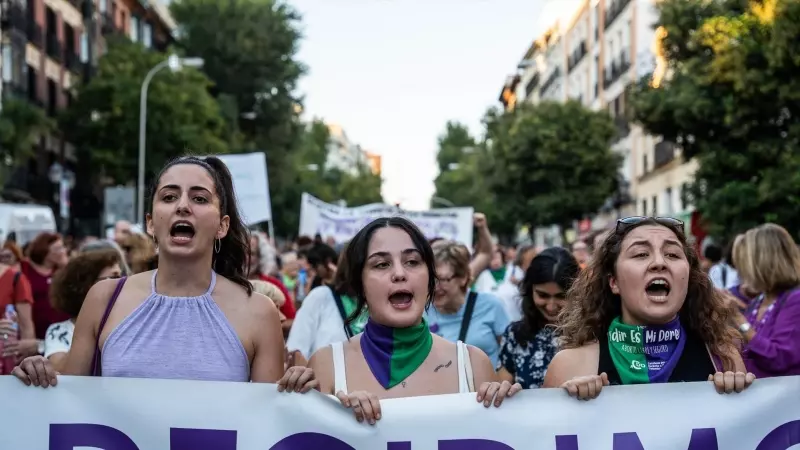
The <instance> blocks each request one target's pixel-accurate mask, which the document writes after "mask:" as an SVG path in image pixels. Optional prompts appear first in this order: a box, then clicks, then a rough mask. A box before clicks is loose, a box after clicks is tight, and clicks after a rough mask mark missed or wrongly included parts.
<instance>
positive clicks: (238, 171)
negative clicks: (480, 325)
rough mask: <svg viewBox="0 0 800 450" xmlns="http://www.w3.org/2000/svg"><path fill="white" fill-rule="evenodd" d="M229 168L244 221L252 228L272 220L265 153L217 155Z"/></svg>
mask: <svg viewBox="0 0 800 450" xmlns="http://www.w3.org/2000/svg"><path fill="white" fill-rule="evenodd" d="M217 158H219V159H221V160H222V162H224V163H225V165H226V166H228V170H230V172H231V176H232V177H233V190H234V191H235V192H236V200H237V201H238V203H239V213H240V214H241V215H242V220H244V222H245V224H246V225H248V226H250V225H253V224H256V223H260V222H266V221H268V220H272V202H271V200H270V196H269V178H268V177H267V158H266V155H264V152H255V153H244V154H240V155H217Z"/></svg>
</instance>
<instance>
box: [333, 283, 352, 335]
mask: <svg viewBox="0 0 800 450" xmlns="http://www.w3.org/2000/svg"><path fill="white" fill-rule="evenodd" d="M328 289H330V290H331V294H333V301H334V302H335V303H336V309H338V310H339V315H340V316H342V323H343V324H344V332H345V334H346V335H347V339H348V340H349V339H350V338H351V337H353V330H351V329H350V326H349V325H347V313H345V312H344V303H342V296H341V295H339V293H338V292H336V289H334V288H333V287H332V286H328Z"/></svg>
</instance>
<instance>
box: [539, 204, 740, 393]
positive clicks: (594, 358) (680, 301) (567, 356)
mask: <svg viewBox="0 0 800 450" xmlns="http://www.w3.org/2000/svg"><path fill="white" fill-rule="evenodd" d="M729 315H730V311H729V310H728V309H727V308H726V305H725V302H724V299H723V298H722V297H721V294H719V293H718V292H717V291H716V290H715V289H714V287H713V286H712V284H711V282H710V280H709V278H708V276H707V275H706V274H705V273H704V272H703V271H702V269H701V268H700V261H699V260H698V258H697V255H696V254H695V252H694V250H693V249H692V247H691V246H690V245H687V242H686V236H685V234H684V231H683V222H681V221H679V220H677V219H672V218H661V217H659V218H653V217H629V218H626V219H621V220H619V221H618V222H617V226H616V229H615V230H614V231H613V232H612V233H610V234H609V236H608V237H607V238H606V239H605V240H604V241H603V243H602V245H601V246H600V248H598V249H597V252H596V254H595V257H594V258H592V260H591V261H590V263H589V265H588V266H587V268H586V269H585V270H583V271H582V272H581V274H580V275H579V276H578V279H577V280H576V281H575V283H574V284H573V286H572V289H571V290H570V291H569V294H568V298H567V302H566V304H565V306H564V309H563V311H562V313H561V315H560V317H559V321H560V326H559V329H558V333H559V336H560V338H561V342H560V344H561V348H562V350H561V351H560V352H559V353H557V354H556V356H555V357H554V358H553V360H552V362H551V363H550V366H549V368H548V370H547V374H546V375H545V380H544V387H561V388H563V389H565V390H566V391H567V392H568V393H569V395H571V396H573V397H577V398H579V399H582V400H588V399H591V398H595V397H597V396H598V395H599V394H600V392H601V390H602V388H603V387H604V386H607V385H609V384H611V385H630V384H648V383H672V382H685V381H706V380H708V381H713V384H714V386H715V387H716V389H717V391H718V392H720V393H723V392H725V393H732V392H741V391H743V390H744V389H745V388H747V387H748V386H749V385H750V384H751V383H752V382H753V380H754V379H755V376H754V375H753V374H752V373H747V371H746V369H745V365H744V363H743V361H742V357H741V355H740V354H739V350H738V348H737V345H736V334H735V332H734V330H733V329H732V328H730V327H729V326H728V316H729Z"/></svg>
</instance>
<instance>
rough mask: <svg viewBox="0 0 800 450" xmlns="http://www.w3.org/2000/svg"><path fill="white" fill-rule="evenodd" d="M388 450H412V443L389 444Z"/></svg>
mask: <svg viewBox="0 0 800 450" xmlns="http://www.w3.org/2000/svg"><path fill="white" fill-rule="evenodd" d="M386 450H411V442H389V444H388V445H386Z"/></svg>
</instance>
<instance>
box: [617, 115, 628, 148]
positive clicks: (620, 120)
mask: <svg viewBox="0 0 800 450" xmlns="http://www.w3.org/2000/svg"><path fill="white" fill-rule="evenodd" d="M614 126H615V127H616V128H617V136H616V137H615V138H614V143H617V142H619V141H621V140H622V139H625V138H626V137H628V135H629V134H631V126H630V123H628V120H627V119H626V118H625V117H623V116H617V117H614Z"/></svg>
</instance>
